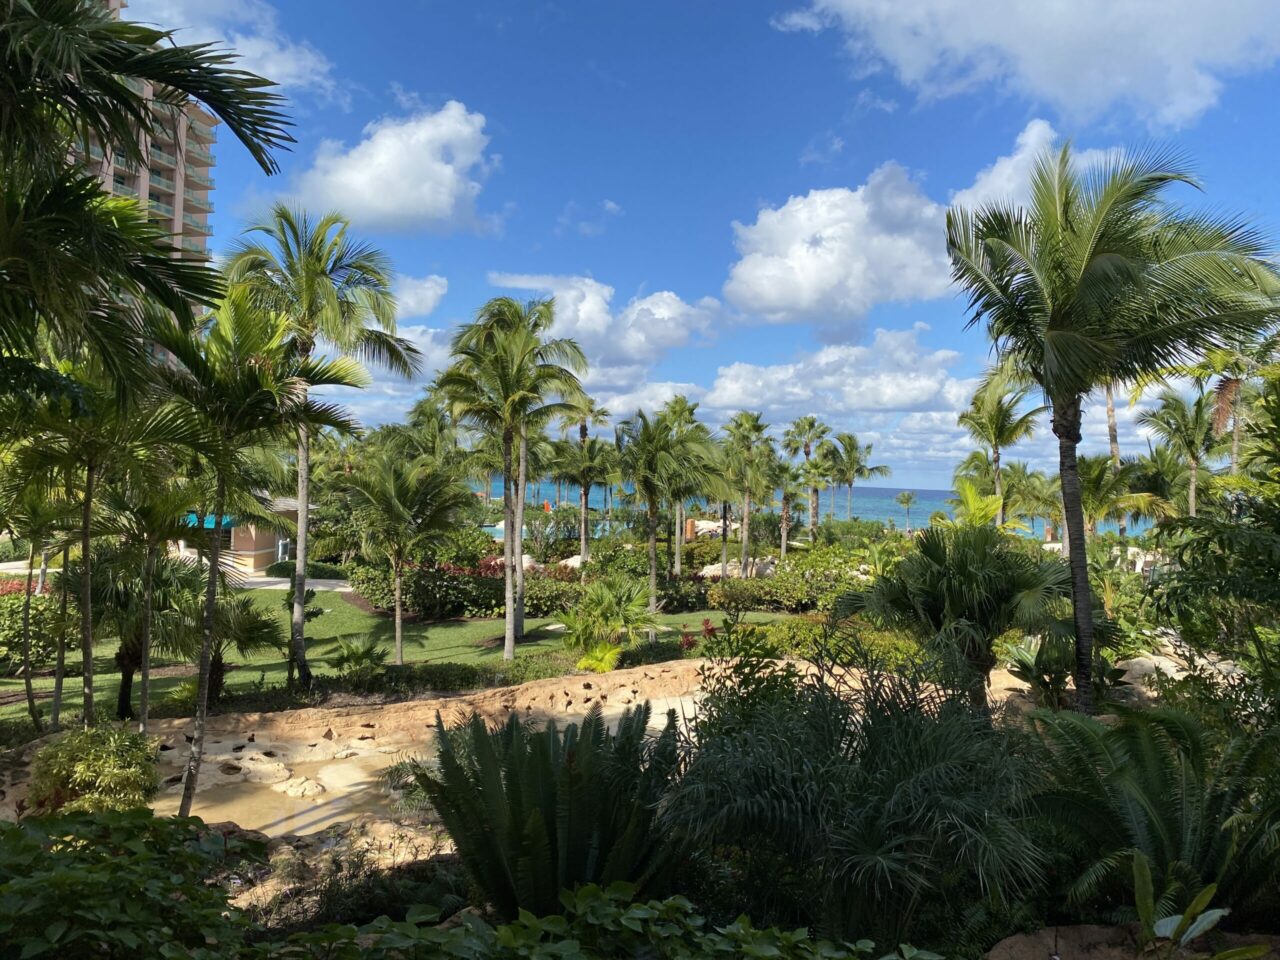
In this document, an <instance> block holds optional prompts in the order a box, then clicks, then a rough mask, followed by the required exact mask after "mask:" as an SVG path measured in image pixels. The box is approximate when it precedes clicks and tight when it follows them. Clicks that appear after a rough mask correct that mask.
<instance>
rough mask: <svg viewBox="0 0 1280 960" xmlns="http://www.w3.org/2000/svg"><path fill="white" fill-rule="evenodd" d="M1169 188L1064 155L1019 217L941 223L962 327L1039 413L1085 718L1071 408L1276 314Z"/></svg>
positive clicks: (1150, 173) (1088, 645) (1171, 172)
mask: <svg viewBox="0 0 1280 960" xmlns="http://www.w3.org/2000/svg"><path fill="white" fill-rule="evenodd" d="M1175 183H1194V180H1193V179H1192V177H1191V175H1190V174H1189V173H1188V172H1187V171H1186V169H1185V168H1184V167H1183V166H1182V165H1180V164H1179V163H1178V162H1177V161H1176V160H1175V159H1174V158H1172V157H1170V156H1168V155H1166V154H1162V153H1158V152H1147V153H1138V154H1129V153H1121V152H1114V153H1112V154H1109V155H1108V157H1107V158H1106V160H1104V161H1103V162H1102V163H1101V164H1100V165H1097V166H1094V167H1091V168H1090V170H1089V171H1088V172H1087V173H1084V172H1081V171H1080V170H1079V169H1078V168H1077V166H1076V165H1075V164H1073V162H1072V158H1071V151H1070V149H1069V147H1066V146H1064V147H1062V148H1061V149H1060V150H1057V151H1056V152H1055V151H1047V152H1046V153H1044V154H1042V155H1041V156H1040V157H1039V158H1038V159H1037V161H1036V163H1035V166H1034V169H1033V171H1032V175H1031V193H1030V195H1031V200H1030V203H1029V205H1028V207H1027V208H1026V209H1018V208H1012V207H1010V206H1008V205H1007V204H1003V203H993V204H989V205H986V206H984V207H982V208H980V209H977V210H973V211H971V210H967V209H963V208H953V209H951V210H950V211H948V213H947V246H948V251H949V254H950V257H951V264H952V276H953V279H954V280H955V282H956V283H957V284H958V285H959V286H960V287H961V288H962V289H964V290H965V291H966V292H967V293H968V296H969V307H970V309H971V311H972V315H971V318H970V321H969V322H970V324H971V325H972V324H974V323H977V322H979V321H985V322H986V325H987V329H988V333H989V335H990V336H991V338H992V340H993V341H995V344H996V348H997V350H998V352H999V355H1000V361H1001V364H1002V365H1004V366H1005V368H1006V369H1009V370H1011V371H1012V372H1013V373H1014V374H1015V375H1017V376H1019V377H1024V378H1026V379H1027V380H1028V381H1030V382H1033V383H1035V384H1037V385H1038V386H1039V387H1040V388H1041V389H1042V390H1043V391H1044V395H1045V397H1046V399H1047V400H1048V402H1049V405H1050V407H1051V409H1052V413H1053V421H1052V423H1053V432H1054V435H1055V436H1056V437H1057V438H1058V456H1059V473H1060V474H1061V478H1062V493H1063V513H1064V519H1065V521H1066V532H1067V537H1066V542H1067V545H1068V546H1069V553H1070V561H1071V569H1072V584H1073V587H1072V598H1073V604H1074V610H1075V631H1076V667H1075V676H1076V695H1077V698H1078V703H1079V706H1080V708H1081V709H1082V710H1085V711H1088V710H1091V709H1092V700H1091V691H1092V683H1091V682H1090V681H1091V675H1092V674H1091V671H1092V666H1093V635H1094V628H1093V600H1092V596H1091V593H1090V587H1089V570H1088V564H1087V558H1086V557H1085V549H1084V541H1085V524H1084V515H1083V512H1082V509H1081V492H1080V475H1079V469H1078V467H1077V463H1076V447H1077V445H1078V444H1079V443H1080V424H1081V404H1082V402H1083V400H1084V398H1085V397H1086V396H1088V395H1089V394H1090V393H1091V392H1092V391H1093V390H1094V389H1095V388H1097V387H1099V386H1101V385H1103V384H1105V383H1107V382H1116V381H1124V382H1136V381H1138V380H1140V379H1141V378H1142V377H1143V376H1144V375H1145V374H1146V373H1148V372H1150V371H1156V370H1160V369H1163V368H1165V367H1168V366H1170V365H1172V364H1174V363H1177V362H1179V361H1182V360H1185V359H1189V358H1194V357H1196V356H1198V355H1200V354H1201V353H1203V351H1205V350H1207V349H1212V348H1215V347H1221V346H1224V345H1226V344H1227V343H1228V342H1229V341H1230V340H1231V339H1233V338H1236V337H1238V336H1240V335H1246V334H1248V333H1250V332H1251V331H1253V330H1256V329H1258V328H1260V327H1262V326H1264V325H1265V324H1266V323H1267V322H1268V321H1269V320H1270V318H1272V317H1273V316H1274V315H1275V311H1276V301H1275V298H1274V297H1272V296H1270V294H1269V292H1268V291H1269V289H1271V284H1272V283H1273V280H1272V277H1273V275H1272V270H1271V267H1270V266H1269V264H1268V263H1267V262H1266V260H1265V257H1266V254H1267V251H1266V250H1265V248H1264V247H1263V244H1262V243H1261V241H1260V240H1259V238H1258V237H1257V235H1256V234H1255V233H1254V232H1253V231H1252V230H1251V229H1250V228H1249V227H1248V226H1247V225H1245V224H1243V223H1240V222H1237V221H1232V220H1226V219H1215V218H1213V217H1209V216H1202V215H1193V214H1188V213H1186V212H1184V211H1183V210H1181V209H1179V208H1178V207H1176V206H1174V205H1171V204H1167V203H1165V202H1164V194H1165V192H1166V191H1167V189H1168V187H1170V186H1171V185H1173V184H1175Z"/></svg>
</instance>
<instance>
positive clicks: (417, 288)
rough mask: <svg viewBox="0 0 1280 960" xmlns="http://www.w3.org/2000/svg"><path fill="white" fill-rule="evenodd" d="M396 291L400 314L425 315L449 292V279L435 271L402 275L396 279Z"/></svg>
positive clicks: (407, 315)
mask: <svg viewBox="0 0 1280 960" xmlns="http://www.w3.org/2000/svg"><path fill="white" fill-rule="evenodd" d="M395 292H396V303H397V305H398V306H399V308H400V316H402V317H425V316H427V315H428V314H430V313H431V312H432V311H433V310H435V308H436V307H438V306H439V305H440V301H441V300H443V299H444V295H445V294H446V293H448V292H449V281H448V280H447V279H446V278H444V277H442V276H440V275H439V274H435V273H432V274H429V275H427V276H425V277H400V278H398V279H397V280H396V285H395Z"/></svg>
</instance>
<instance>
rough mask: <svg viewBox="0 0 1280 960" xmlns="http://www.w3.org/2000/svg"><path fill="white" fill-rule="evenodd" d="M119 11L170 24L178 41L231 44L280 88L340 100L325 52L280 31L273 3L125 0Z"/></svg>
mask: <svg viewBox="0 0 1280 960" xmlns="http://www.w3.org/2000/svg"><path fill="white" fill-rule="evenodd" d="M124 16H125V17H126V18H127V19H130V20H135V21H139V22H143V23H149V24H156V25H159V26H161V27H164V28H166V29H176V30H177V31H178V32H177V35H176V39H177V41H178V42H179V43H210V42H214V43H219V44H222V45H223V46H227V47H231V48H232V49H233V50H234V51H235V52H236V53H237V54H238V55H239V56H240V60H239V62H238V63H237V64H236V65H237V66H238V67H240V68H241V69H244V70H248V71H250V72H251V73H256V74H258V75H259V76H263V77H266V78H267V79H269V80H273V81H274V82H276V83H278V84H279V85H280V86H281V87H283V88H284V89H286V90H290V91H298V90H306V91H309V92H312V93H318V94H320V95H321V96H324V97H325V98H327V99H334V100H338V101H345V94H343V92H342V91H341V90H340V89H339V87H338V84H337V82H336V81H335V80H334V77H333V64H332V63H331V62H330V61H329V58H328V57H326V56H325V55H324V54H323V53H321V52H320V51H319V50H317V49H316V48H315V47H314V46H312V45H311V44H310V43H308V42H306V41H305V40H294V39H292V38H291V37H289V36H288V35H286V34H285V32H284V30H283V29H282V28H281V26H280V16H279V14H278V13H277V12H276V9H275V7H273V6H272V5H271V4H269V3H267V2H265V0H217V2H211V0H129V5H128V6H127V7H126V8H125V12H124Z"/></svg>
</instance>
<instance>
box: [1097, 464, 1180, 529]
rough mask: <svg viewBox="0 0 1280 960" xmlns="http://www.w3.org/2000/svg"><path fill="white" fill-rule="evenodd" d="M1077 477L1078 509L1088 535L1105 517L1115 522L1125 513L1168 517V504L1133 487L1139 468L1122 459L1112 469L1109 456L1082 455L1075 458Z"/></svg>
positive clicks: (1169, 507) (1105, 520)
mask: <svg viewBox="0 0 1280 960" xmlns="http://www.w3.org/2000/svg"><path fill="white" fill-rule="evenodd" d="M1077 466H1078V470H1079V477H1080V509H1081V514H1082V516H1083V519H1084V528H1085V532H1086V533H1088V534H1089V535H1090V536H1092V535H1093V534H1096V533H1097V532H1098V526H1099V525H1100V524H1102V523H1105V522H1107V521H1108V520H1110V521H1112V522H1116V523H1118V522H1119V521H1120V519H1121V518H1122V517H1125V516H1145V517H1152V518H1155V519H1160V518H1162V517H1165V516H1168V515H1169V511H1170V509H1171V506H1170V505H1169V503H1168V502H1167V501H1164V500H1161V499H1160V498H1158V497H1156V496H1155V495H1154V494H1151V493H1144V492H1140V491H1138V490H1136V489H1135V485H1136V483H1137V481H1138V467H1137V465H1136V464H1135V463H1134V462H1133V461H1132V460H1125V461H1123V462H1122V463H1121V464H1120V469H1119V470H1114V469H1112V466H1111V458H1110V457H1105V456H1081V457H1080V458H1079V459H1078V461H1077Z"/></svg>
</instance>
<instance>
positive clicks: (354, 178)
mask: <svg viewBox="0 0 1280 960" xmlns="http://www.w3.org/2000/svg"><path fill="white" fill-rule="evenodd" d="M484 125H485V118H484V115H483V114H481V113H476V112H473V111H470V110H468V109H467V108H466V106H465V105H464V104H462V103H460V102H459V101H457V100H450V101H449V102H448V103H446V104H445V105H444V106H443V107H441V108H440V109H439V110H435V111H432V110H421V111H418V112H415V113H413V114H411V115H410V116H407V117H386V118H383V119H381V120H375V121H374V122H373V123H370V124H369V125H368V126H366V127H365V128H364V131H363V136H362V138H361V140H360V141H359V142H358V143H356V144H354V145H352V146H347V145H346V144H345V143H342V142H340V141H337V140H325V141H324V142H323V143H321V144H320V148H319V149H318V150H317V151H316V156H315V160H314V162H313V163H312V165H311V167H310V169H308V170H307V171H306V172H304V173H303V174H302V175H301V176H300V177H299V178H298V181H297V188H296V193H297V194H298V195H299V197H300V198H301V199H302V200H303V201H304V202H306V203H308V204H310V205H313V206H316V207H320V208H327V207H337V208H339V209H341V210H342V211H343V212H344V213H345V214H347V215H348V216H350V217H351V218H352V220H354V221H356V222H358V223H361V224H362V225H364V226H369V227H381V228H385V229H388V230H407V229H424V230H434V231H438V232H448V231H451V230H457V229H465V228H475V227H478V226H481V225H482V223H483V221H482V220H481V218H480V217H479V216H478V215H477V213H476V198H477V197H479V195H480V191H481V184H482V181H483V180H484V178H485V176H487V175H488V173H489V172H490V171H491V170H492V169H493V168H494V167H495V166H497V164H498V163H499V161H500V158H499V156H498V155H496V154H486V153H485V149H486V148H487V147H488V145H489V137H488V135H487V134H486V133H485V132H484Z"/></svg>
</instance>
